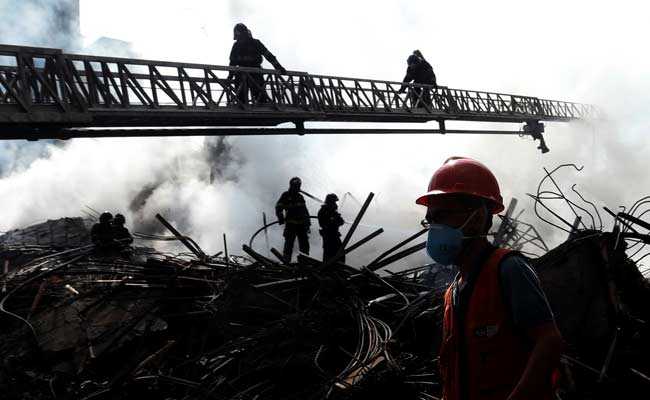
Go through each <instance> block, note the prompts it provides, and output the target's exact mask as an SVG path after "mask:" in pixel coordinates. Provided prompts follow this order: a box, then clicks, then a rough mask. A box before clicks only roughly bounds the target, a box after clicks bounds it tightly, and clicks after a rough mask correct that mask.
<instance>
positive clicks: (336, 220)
mask: <svg viewBox="0 0 650 400" xmlns="http://www.w3.org/2000/svg"><path fill="white" fill-rule="evenodd" d="M337 201H339V198H338V197H337V196H336V195H335V194H334V193H330V194H328V195H327V196H326V197H325V203H324V204H323V205H322V206H321V208H320V210H319V211H318V224H319V225H320V234H321V236H322V237H323V262H327V261H328V260H330V259H332V258H334V257H335V256H336V253H337V252H338V251H339V248H340V247H341V233H340V232H339V228H340V227H341V226H342V225H343V224H344V221H343V218H341V214H339V212H338V211H337V209H338V206H337V205H336V202H337ZM339 260H340V262H342V263H345V256H343V257H341V258H340V259H339Z"/></svg>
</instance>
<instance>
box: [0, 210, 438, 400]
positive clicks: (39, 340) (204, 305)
mask: <svg viewBox="0 0 650 400" xmlns="http://www.w3.org/2000/svg"><path fill="white" fill-rule="evenodd" d="M167 224H169V223H167ZM172 228H173V227H172ZM177 233H178V232H177V231H176V233H175V236H177V238H179V239H180V238H184V237H183V236H182V235H180V234H178V235H176V234H177ZM184 239H185V243H186V245H188V247H193V248H194V250H196V253H198V255H196V254H194V253H195V252H194V251H193V252H192V253H191V254H188V255H181V256H175V255H170V254H162V253H157V252H154V251H151V250H148V249H144V250H143V249H139V248H135V249H134V251H133V252H132V254H131V255H130V256H129V257H98V256H97V254H96V253H94V252H93V248H92V246H88V245H86V246H79V247H74V248H67V249H62V250H59V251H56V252H53V251H46V250H43V251H42V252H40V253H37V254H34V256H33V257H32V258H31V259H30V260H29V261H28V262H26V263H24V264H23V265H21V266H20V268H17V269H15V270H13V271H11V272H9V273H8V274H7V275H6V276H5V278H4V284H5V289H4V290H5V293H4V295H3V300H2V302H1V303H0V310H2V312H3V313H2V315H1V316H0V318H1V324H0V326H1V328H0V335H2V341H1V342H0V358H1V359H3V360H4V362H3V365H2V368H1V369H0V392H2V393H3V398H5V399H26V398H27V399H50V398H52V397H55V398H70V399H88V400H90V399H131V398H134V399H135V398H152V399H197V398H202V399H323V398H330V399H349V398H354V399H361V398H370V397H373V398H377V396H380V397H382V396H383V397H385V396H388V397H389V398H392V397H393V396H395V397H396V398H397V397H399V398H405V399H431V398H435V397H433V396H432V395H431V393H435V392H436V391H437V382H438V378H437V375H436V372H435V371H436V368H435V365H434V361H435V360H434V358H435V349H436V347H437V344H436V337H437V336H438V332H439V330H440V327H439V324H437V323H436V321H438V320H439V319H440V315H439V314H440V307H439V306H438V305H439V303H440V302H441V299H440V297H439V296H438V295H436V294H435V293H434V291H433V290H432V289H430V288H428V287H426V286H424V285H423V284H421V283H420V282H419V280H418V279H415V278H414V277H415V275H416V274H417V272H418V270H417V269H416V270H415V271H406V272H403V273H399V274H394V275H391V276H388V277H381V276H379V275H378V274H377V273H375V272H373V271H372V270H371V268H370V267H368V268H361V269H355V268H351V267H349V266H347V265H344V264H341V263H338V262H331V263H328V264H323V263H322V262H320V261H318V260H315V259H312V258H309V257H306V256H304V255H300V256H299V259H298V262H297V263H291V264H288V263H285V262H284V261H282V260H281V257H279V258H278V261H276V260H271V259H269V258H267V257H265V256H263V255H261V254H259V253H257V252H256V251H254V250H253V249H251V248H250V247H248V246H244V247H243V250H244V252H245V253H246V257H241V256H232V255H230V256H227V257H226V256H221V255H220V254H218V255H215V256H206V255H205V254H204V253H203V252H202V251H201V250H200V249H199V248H198V246H196V245H195V244H194V245H192V244H191V241H188V240H187V239H188V238H184ZM358 243H359V242H358ZM4 249H5V247H2V248H0V252H1V251H2V250H4ZM16 250H17V249H16V248H15V246H14V248H12V251H16ZM395 250H397V248H396V249H395ZM406 253H408V251H407V252H406ZM399 254H400V253H397V256H395V255H393V256H390V255H388V254H386V255H385V256H384V259H383V260H382V261H380V262H377V263H376V264H375V265H374V266H373V267H372V269H378V268H380V267H381V266H382V265H387V264H388V263H390V262H393V261H396V260H398V259H399V258H400V256H399ZM3 255H4V253H1V254H0V256H3Z"/></svg>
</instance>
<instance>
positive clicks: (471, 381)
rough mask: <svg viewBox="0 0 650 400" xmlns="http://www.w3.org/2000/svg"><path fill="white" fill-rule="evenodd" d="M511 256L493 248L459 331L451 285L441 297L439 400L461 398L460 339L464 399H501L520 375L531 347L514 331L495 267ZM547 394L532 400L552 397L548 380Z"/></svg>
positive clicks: (513, 385) (480, 274) (477, 280)
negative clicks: (463, 347)
mask: <svg viewBox="0 0 650 400" xmlns="http://www.w3.org/2000/svg"><path fill="white" fill-rule="evenodd" d="M509 252H510V250H506V249H496V250H494V251H493V252H492V254H491V255H490V257H489V258H488V259H487V261H486V262H485V264H484V265H483V266H482V267H481V270H480V271H479V273H478V277H477V278H476V283H475V284H474V289H473V292H472V294H471V296H470V300H469V304H468V305H467V308H466V315H465V323H464V329H463V332H459V329H460V327H459V326H458V321H457V319H456V317H455V315H454V310H453V303H452V288H453V286H454V285H453V284H452V285H451V286H450V287H449V288H448V289H447V292H446V293H445V314H444V320H443V340H442V347H441V349H440V372H441V376H442V380H443V398H444V399H445V400H461V399H460V393H459V389H460V385H461V380H460V373H461V372H460V363H461V361H460V357H461V356H460V353H459V346H461V335H464V346H465V350H466V351H465V354H466V363H465V365H466V374H467V376H466V380H465V382H466V383H467V385H468V387H466V388H464V389H465V390H464V392H465V394H466V396H464V397H465V399H466V400H479V399H480V400H505V399H507V398H508V396H509V395H510V393H511V392H512V390H513V389H514V388H515V386H516V385H517V383H518V382H519V379H520V378H521V376H522V375H523V373H524V370H525V368H526V364H527V363H528V359H529V357H530V350H531V348H530V345H529V344H527V343H526V340H525V338H524V337H523V336H522V335H521V334H520V333H519V334H518V333H517V332H516V331H515V327H514V325H513V322H512V317H511V315H510V311H509V307H507V305H506V304H505V302H504V299H503V295H502V292H501V283H500V279H499V264H500V263H501V260H502V259H503V258H504V257H505V256H506V255H507V254H508V253H509ZM548 382H549V386H548V391H544V392H543V393H539V396H538V397H536V398H531V399H530V400H542V399H544V400H546V399H551V398H552V395H551V393H552V385H551V377H550V376H549V380H548Z"/></svg>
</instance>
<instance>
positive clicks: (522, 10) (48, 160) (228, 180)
mask: <svg viewBox="0 0 650 400" xmlns="http://www.w3.org/2000/svg"><path fill="white" fill-rule="evenodd" d="M12 1H13V0H0V3H4V4H5V5H7V4H9V3H11V2H12ZM647 8H648V6H647V5H645V4H644V3H642V2H634V1H616V2H613V1H571V2H567V1H554V0H551V1H545V2H543V3H540V2H537V1H522V0H519V1H492V2H485V1H454V2H448V1H444V2H442V1H431V0H428V1H419V0H412V1H408V2H403V1H379V0H372V1H355V2H350V1H340V0H330V1H306V0H302V1H288V0H287V1H282V0H276V1H273V2H270V1H254V0H248V1H212V0H186V1H182V2H181V1H172V0H155V1H154V0H138V1H133V0H130V1H125V0H112V1H111V2H110V6H107V3H106V2H99V1H96V0H81V34H82V35H83V38H82V46H84V45H85V46H88V45H90V44H92V43H93V42H94V41H95V40H96V39H98V38H100V37H113V38H117V39H120V40H124V41H128V42H131V43H132V44H133V48H134V50H135V51H136V52H138V53H139V54H140V55H141V57H142V58H146V59H160V60H171V61H183V62H198V63H209V64H217V65H223V64H226V63H227V61H228V54H229V51H230V47H231V45H232V27H233V25H234V24H235V23H237V22H244V23H246V24H247V25H248V27H249V28H250V29H251V30H252V32H253V35H254V36H255V37H257V38H259V39H261V40H262V41H263V42H264V44H265V45H266V46H267V47H268V48H269V49H270V50H271V52H273V53H274V54H275V55H276V57H277V58H278V60H279V61H280V62H281V63H282V64H283V65H284V66H285V67H286V68H287V69H289V70H298V71H307V72H311V73H319V74H328V75H340V76H353V77H364V78H376V79H382V80H396V81H397V80H400V79H401V78H402V77H403V75H404V72H405V67H406V63H405V61H406V57H407V56H408V55H409V54H410V53H411V52H412V51H413V50H415V49H419V50H421V52H422V53H423V54H424V56H425V57H426V58H427V59H428V60H429V62H430V63H431V64H432V65H433V67H434V70H435V72H436V75H437V78H438V82H439V83H440V84H442V85H446V86H449V87H455V88H463V89H473V90H486V91H496V92H502V93H514V94H522V95H531V96H537V97H541V98H550V99H558V100H567V101H577V102H583V103H591V104H595V105H597V106H598V107H599V108H600V109H601V110H602V112H603V116H604V118H602V119H600V120H598V121H588V122H575V123H570V124H566V123H548V124H547V125H546V134H545V137H546V141H547V144H548V146H549V147H550V149H551V152H550V153H547V154H541V153H540V152H539V150H537V149H536V144H535V143H533V142H532V140H531V139H530V138H520V137H511V136H506V137H504V136H493V135H490V136H477V135H467V136H451V135H448V136H440V135H431V136H428V135H426V136H425V135H417V136H415V135H385V136H359V135H345V136H344V135H337V136H303V137H298V136H284V137H256V138H250V137H246V138H244V137H230V138H227V139H226V140H225V141H221V142H220V141H219V140H218V139H215V138H201V137H196V138H191V139H186V138H166V139H154V138H146V139H96V140H95V139H75V140H70V141H68V142H65V143H61V142H46V143H43V142H39V143H31V142H30V143H28V142H19V141H16V142H3V143H2V144H1V145H0V150H1V153H0V209H2V210H3V211H4V212H3V214H4V216H3V218H1V219H0V231H6V230H9V229H13V228H17V227H20V226H24V225H26V224H29V223H33V222H38V221H42V220H44V219H48V218H57V217H62V216H71V215H81V214H82V213H83V211H84V210H87V208H86V206H89V207H92V208H94V209H96V210H104V209H107V210H114V211H123V212H125V214H126V215H127V220H128V223H129V224H131V226H132V228H133V229H134V230H146V231H151V230H156V229H158V226H157V225H156V224H155V223H154V222H152V218H153V215H155V213H156V212H160V213H162V214H163V215H165V216H167V217H168V218H169V219H170V220H171V221H173V222H174V223H175V224H177V225H178V226H179V227H181V229H182V230H183V231H184V232H186V233H187V234H189V235H191V236H193V237H194V238H195V240H196V241H197V242H198V243H199V244H201V245H202V246H203V247H204V248H205V249H206V250H207V251H208V252H216V251H219V250H221V248H222V234H223V233H226V234H227V235H228V237H229V239H228V240H229V242H230V243H232V246H235V247H237V246H238V245H239V244H240V243H244V242H248V238H249V237H250V235H251V234H252V233H253V232H254V231H255V230H256V229H257V228H258V227H259V226H260V225H261V220H262V216H261V214H262V212H265V213H266V214H267V215H272V214H273V205H274V203H275V201H276V199H277V197H279V195H280V194H281V192H282V191H283V190H285V189H286V187H287V184H288V180H289V178H291V177H292V176H294V175H298V176H300V177H302V179H303V182H304V185H303V186H304V187H303V188H304V189H305V190H307V191H308V192H311V193H313V194H315V195H317V196H319V197H321V198H322V197H324V196H325V194H326V193H328V192H335V193H338V194H339V197H342V194H344V193H346V192H350V193H352V194H353V195H354V197H355V198H356V199H358V200H359V201H363V199H364V198H365V196H366V195H367V194H368V193H369V192H371V191H372V192H374V193H376V195H377V196H376V201H375V202H374V203H373V205H372V207H371V209H370V211H369V213H368V215H367V217H366V218H364V224H365V225H366V226H362V227H361V228H360V230H359V233H358V235H357V236H356V237H357V238H358V237H361V236H362V235H364V234H367V233H370V232H371V231H372V230H374V229H376V227H379V226H381V227H383V228H384V229H385V230H386V233H385V234H383V235H382V236H380V238H378V239H376V240H375V241H374V243H373V244H372V245H368V246H367V247H366V248H362V249H360V250H359V253H360V254H359V255H357V259H356V261H357V262H364V260H366V259H367V258H368V257H372V255H373V254H376V253H377V251H378V249H383V248H386V247H389V246H390V245H391V244H392V243H394V242H396V241H398V240H399V239H400V238H402V237H406V236H408V235H409V234H410V233H412V232H414V231H415V230H417V229H418V228H419V221H420V220H421V219H422V217H423V214H424V210H423V209H421V208H420V207H419V206H416V205H415V204H414V199H415V198H416V197H417V196H418V194H420V193H421V192H422V191H424V190H425V189H426V186H427V183H428V180H429V178H430V176H431V174H432V172H433V171H434V170H435V169H436V168H438V167H439V166H440V165H441V163H442V162H443V161H444V160H445V159H446V158H448V157H449V156H453V155H461V156H470V157H474V158H476V159H478V160H480V161H482V162H483V163H485V164H486V165H487V166H488V167H490V168H491V169H492V170H493V172H494V173H495V175H496V176H497V179H498V180H499V182H500V185H501V188H502V192H503V195H504V198H505V199H506V202H508V201H509V199H511V198H512V197H516V198H518V199H519V200H520V205H521V207H522V208H523V209H525V212H524V214H523V217H524V218H525V219H526V220H527V221H529V222H533V223H536V224H537V223H539V220H538V219H537V218H536V217H535V216H534V215H533V214H532V212H531V210H532V202H531V201H530V200H529V199H527V198H526V193H532V192H534V191H535V190H536V187H537V183H538V182H539V180H540V179H541V178H542V176H543V168H544V167H546V168H549V169H550V168H554V167H555V166H557V165H560V164H564V163H575V164H577V165H580V166H584V169H583V170H582V172H580V173H573V172H569V171H567V172H564V173H563V174H562V175H561V176H560V177H559V178H560V180H561V181H562V182H563V183H564V184H565V185H566V187H565V189H566V190H570V187H571V185H572V184H574V183H576V184H577V185H578V186H577V188H578V189H579V190H581V192H582V193H583V194H584V195H585V196H586V197H587V198H589V199H591V200H594V201H596V202H597V204H598V205H599V206H600V205H607V206H609V207H610V208H616V207H618V206H619V205H630V204H631V203H632V202H634V201H635V200H636V199H637V198H639V197H641V196H643V195H646V194H648V192H650V190H649V189H650V185H649V183H650V178H648V177H647V174H646V173H645V171H646V169H647V154H648V141H647V140H646V139H645V135H646V134H647V133H648V131H649V128H650V117H649V116H648V110H650V56H649V55H648V53H647V52H646V51H645V50H644V49H645V47H646V46H647V45H646V40H647V38H648V37H650V28H649V27H648V24H647V23H646V16H647V15H648V12H647V11H648V10H647ZM11 10H12V9H11V8H10V7H3V6H0V11H2V13H3V14H7V15H12V14H11V13H12V11H11ZM46 16H47V14H46V13H42V12H41V13H39V12H36V11H35V10H32V11H31V12H30V13H29V15H21V17H20V18H17V20H19V21H18V22H20V27H21V29H19V30H18V29H17V30H11V29H7V28H6V27H5V28H4V29H3V30H0V42H5V43H6V42H11V43H16V44H37V43H38V44H39V45H47V41H48V35H44V34H43V32H41V31H40V30H39V29H38V28H37V27H38V26H39V24H38V21H39V19H41V18H44V17H46ZM18 32H20V33H18ZM104 55H111V54H104ZM396 127H398V128H399V127H407V128H410V127H414V126H411V125H404V124H401V125H400V124H398V125H397V126H396ZM415 127H420V125H417V126H415ZM431 127H432V128H436V127H437V126H436V124H433V125H432V126H431ZM456 127H458V128H465V127H470V128H472V129H473V128H479V129H491V128H493V127H494V125H492V124H472V125H468V124H451V123H449V124H448V128H456ZM516 128H518V127H516ZM516 128H515V129H516ZM507 129H513V126H508V127H507ZM214 170H217V171H218V173H217V174H216V178H215V176H214V172H213V173H212V175H213V179H212V180H210V175H211V174H210V171H214ZM308 206H309V208H310V211H311V212H312V214H315V213H316V212H317V209H318V204H316V203H314V202H310V203H309V204H308ZM559 209H560V212H561V213H563V215H565V216H567V217H568V215H567V213H568V211H567V210H566V207H561V206H560V207H559ZM357 211H358V205H357V204H355V202H354V201H352V200H346V202H345V204H343V207H342V212H343V215H344V218H346V219H348V220H351V219H353V218H354V215H355V213H356V212H357ZM269 219H270V218H269ZM605 220H606V221H609V220H608V219H607V218H605ZM539 229H540V231H541V232H542V234H543V235H544V237H545V239H547V241H548V242H549V243H550V244H554V243H555V244H556V243H558V242H559V241H561V240H562V239H563V238H564V237H565V236H566V235H565V234H564V233H562V232H557V231H556V230H553V229H550V228H548V227H547V226H546V225H544V224H541V223H540V224H539ZM312 231H313V232H312V247H313V248H314V249H316V250H315V252H316V254H318V253H317V252H318V247H319V246H320V242H319V240H318V237H317V236H318V235H317V234H316V229H312ZM270 234H271V242H272V245H275V246H276V247H277V246H279V245H280V241H281V231H279V230H277V229H276V230H272V231H271V233H270ZM258 246H262V244H261V243H260V244H258ZM419 256H420V257H421V259H422V260H425V258H424V256H423V255H419ZM353 260H354V258H353Z"/></svg>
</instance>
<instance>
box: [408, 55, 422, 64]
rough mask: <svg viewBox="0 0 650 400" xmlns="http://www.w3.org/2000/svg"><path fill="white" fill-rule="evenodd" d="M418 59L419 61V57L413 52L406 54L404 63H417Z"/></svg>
mask: <svg viewBox="0 0 650 400" xmlns="http://www.w3.org/2000/svg"><path fill="white" fill-rule="evenodd" d="M420 61H421V59H420V57H418V56H416V55H415V54H411V55H410V56H408V58H407V59H406V63H407V64H408V65H414V64H417V63H419V62H420Z"/></svg>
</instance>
